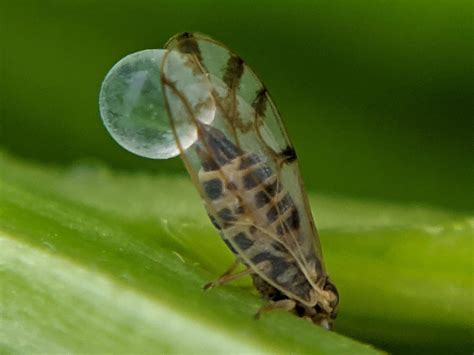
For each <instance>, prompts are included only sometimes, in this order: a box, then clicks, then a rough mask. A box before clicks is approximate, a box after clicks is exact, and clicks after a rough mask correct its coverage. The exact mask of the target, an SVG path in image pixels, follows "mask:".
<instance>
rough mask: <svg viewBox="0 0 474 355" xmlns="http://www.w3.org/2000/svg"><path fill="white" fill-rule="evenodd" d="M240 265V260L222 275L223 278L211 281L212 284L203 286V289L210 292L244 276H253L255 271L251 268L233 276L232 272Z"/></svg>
mask: <svg viewBox="0 0 474 355" xmlns="http://www.w3.org/2000/svg"><path fill="white" fill-rule="evenodd" d="M239 264H240V261H239V260H236V261H235V262H234V263H233V264H232V265H231V267H230V268H229V269H228V270H227V271H226V272H225V273H224V274H222V276H221V277H219V278H218V279H217V280H214V281H211V282H208V283H207V284H205V285H204V286H203V289H204V290H209V289H210V288H214V287H216V286H220V285H224V284H226V283H229V282H231V281H234V280H237V279H239V278H241V277H243V276H246V275H249V274H252V273H253V272H254V271H253V270H252V269H251V268H250V267H247V268H246V269H245V270H243V271H240V272H238V273H236V274H232V272H233V271H234V270H235V269H236V268H237V266H239Z"/></svg>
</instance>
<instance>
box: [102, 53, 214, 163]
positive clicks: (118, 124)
mask: <svg viewBox="0 0 474 355" xmlns="http://www.w3.org/2000/svg"><path fill="white" fill-rule="evenodd" d="M165 53H166V51H165V50H161V49H149V50H143V51H140V52H137V53H133V54H130V55H128V56H126V57H125V58H123V59H121V60H120V61H119V62H118V63H117V64H115V65H114V66H113V67H112V69H111V70H110V71H109V73H108V74H107V76H106V77H105V79H104V82H103V83H102V88H101V92H100V99H99V106H100V113H101V116H102V120H103V122H104V125H105V127H106V128H107V130H108V131H109V133H110V134H111V135H112V137H113V138H114V139H115V140H116V141H117V142H118V143H119V144H120V145H121V146H122V147H124V148H125V149H127V150H129V151H130V152H132V153H135V154H137V155H140V156H143V157H147V158H153V159H167V158H171V157H174V156H177V155H179V153H180V151H179V149H178V146H177V144H176V137H175V135H174V133H173V129H172V127H171V124H170V117H169V116H168V113H167V110H166V106H165V101H164V96H163V89H162V84H161V72H160V69H161V62H162V61H163V58H164V56H165ZM167 61H168V62H171V63H173V70H174V72H173V74H174V75H175V77H176V78H177V79H185V80H181V83H179V90H180V93H181V94H182V97H184V98H186V100H189V102H190V103H191V106H192V107H193V108H196V107H198V108H199V109H195V112H194V114H195V115H196V118H197V119H198V120H200V121H201V122H205V123H210V122H212V120H213V119H214V114H215V107H214V103H213V100H212V96H211V93H210V92H209V90H208V84H207V82H206V77H205V76H204V75H190V69H189V68H188V67H187V66H186V65H185V63H186V61H187V58H185V55H182V54H180V53H172V54H171V53H170V55H168V56H167ZM170 104H171V105H173V102H171V103H170ZM188 115H189V113H187V112H186V113H185V112H173V117H172V119H173V124H174V127H175V129H176V132H177V134H178V137H179V141H180V144H181V146H182V147H183V148H184V149H186V148H188V147H189V146H190V145H191V144H193V143H194V141H195V140H196V139H197V134H196V128H195V126H194V125H192V124H190V122H189V119H188V118H187V117H188Z"/></svg>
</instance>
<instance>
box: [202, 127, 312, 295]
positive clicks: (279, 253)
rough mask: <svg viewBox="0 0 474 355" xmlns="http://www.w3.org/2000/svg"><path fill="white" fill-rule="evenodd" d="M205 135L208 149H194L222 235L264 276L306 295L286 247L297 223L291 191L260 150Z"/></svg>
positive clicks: (293, 241)
mask: <svg viewBox="0 0 474 355" xmlns="http://www.w3.org/2000/svg"><path fill="white" fill-rule="evenodd" d="M217 132H219V131H217ZM206 138H207V140H206V141H205V148H206V151H204V149H203V148H200V149H198V154H199V156H200V159H201V161H202V166H203V168H202V169H201V170H200V172H199V181H200V183H201V184H202V191H203V194H204V197H205V199H204V200H205V206H206V209H207V211H208V213H209V216H210V218H211V220H212V222H213V224H214V225H215V226H216V228H218V229H219V230H220V233H221V236H222V238H223V240H224V241H225V242H226V244H227V245H228V246H229V248H230V249H231V250H232V251H233V252H234V253H235V254H237V255H240V256H241V259H242V261H244V262H246V260H249V261H250V263H251V264H253V265H255V266H257V268H258V269H259V270H260V271H262V272H263V274H264V275H265V276H266V277H267V278H268V279H270V280H273V281H274V282H276V283H277V284H278V285H279V286H281V287H282V288H284V289H286V290H289V291H291V292H292V293H294V294H297V296H299V297H301V298H303V299H306V298H308V297H309V296H308V294H309V290H310V289H311V286H310V285H309V283H308V282H307V280H306V278H305V276H304V274H303V273H302V271H301V269H300V267H299V266H298V264H297V263H296V261H295V259H294V257H293V256H292V255H291V253H290V252H289V249H296V248H295V247H296V245H295V244H296V243H299V241H298V239H299V226H300V216H299V212H298V209H297V208H296V206H295V204H294V202H293V200H292V198H291V196H290V195H289V193H288V192H287V191H285V188H284V186H282V185H281V184H280V183H279V181H278V179H277V176H276V175H275V174H274V173H273V171H272V169H271V168H270V167H269V166H268V165H266V164H265V163H264V162H263V161H261V159H259V157H258V156H256V155H255V154H249V153H245V152H242V151H241V150H240V149H238V148H237V147H236V146H235V145H234V144H232V143H231V142H229V141H228V140H227V139H226V138H223V137H221V136H219V133H216V132H213V131H211V132H210V136H208V137H206ZM209 149H211V153H212V154H209ZM283 243H284V244H285V245H286V246H289V247H290V248H286V247H285V246H284V245H283ZM236 249H237V250H236ZM242 256H243V257H242ZM247 263H248V262H247ZM260 281H261V280H260ZM259 283H261V282H259Z"/></svg>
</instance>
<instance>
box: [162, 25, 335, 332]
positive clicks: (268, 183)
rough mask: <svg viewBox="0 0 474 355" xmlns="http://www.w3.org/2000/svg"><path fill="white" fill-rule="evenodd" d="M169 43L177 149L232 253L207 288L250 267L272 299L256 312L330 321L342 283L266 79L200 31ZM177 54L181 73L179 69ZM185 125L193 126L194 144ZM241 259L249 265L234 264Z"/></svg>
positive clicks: (167, 77)
mask: <svg viewBox="0 0 474 355" xmlns="http://www.w3.org/2000/svg"><path fill="white" fill-rule="evenodd" d="M165 49H166V50H167V53H166V54H165V57H164V59H163V61H162V63H161V84H162V89H163V94H164V98H165V106H166V110H167V113H168V117H169V119H170V125H171V127H172V131H173V134H174V136H175V139H176V143H177V146H178V147H179V150H180V154H181V158H182V160H183V162H184V164H185V166H186V168H187V170H188V172H189V174H190V176H191V178H192V180H193V182H194V184H195V186H196V187H197V189H198V190H199V193H200V195H201V198H202V200H203V201H204V205H205V208H206V210H207V212H208V214H209V217H210V219H211V221H212V223H213V224H214V226H215V227H216V228H217V230H218V231H219V233H220V236H221V237H222V239H223V241H224V242H225V243H226V244H227V246H228V247H229V248H230V250H231V251H232V252H233V253H234V255H235V257H236V262H235V263H234V265H232V266H231V268H230V269H229V270H228V271H227V272H226V273H224V274H223V275H222V276H221V277H220V278H219V279H217V280H216V281H214V282H211V283H209V284H207V285H206V286H205V287H206V288H211V287H214V286H217V285H221V284H225V283H227V282H230V281H232V280H235V279H237V278H239V277H242V276H244V275H250V276H251V277H252V279H253V283H254V285H255V287H256V288H257V290H258V291H259V292H260V293H261V295H262V296H263V298H265V299H266V300H268V301H269V303H268V304H266V305H264V306H263V307H262V308H261V309H260V310H259V311H258V313H257V316H258V315H260V314H262V313H264V312H268V311H271V310H273V309H286V310H288V311H291V312H293V313H295V314H297V315H298V316H300V317H303V318H306V319H309V320H311V321H313V322H314V323H316V324H320V325H322V326H324V327H326V328H330V327H331V326H332V323H333V320H334V319H335V317H336V314H337V305H338V302H339V296H338V292H337V290H336V287H335V286H334V285H333V284H332V283H331V281H330V280H329V277H328V275H327V273H326V271H325V267H324V263H323V258H322V253H321V246H320V244H319V238H318V234H317V231H316V228H315V225H314V222H313V219H312V216H311V211H310V207H309V203H308V200H307V197H306V194H305V192H304V188H303V183H302V180H301V176H300V172H299V168H298V162H297V157H296V153H295V150H294V149H293V146H292V144H291V142H290V140H289V138H288V135H287V133H286V129H285V127H284V126H283V123H282V120H281V118H280V115H279V113H278V111H277V109H276V107H275V105H274V104H273V102H272V100H271V99H270V97H269V94H268V92H267V90H266V88H265V86H264V85H263V83H262V82H261V81H260V80H259V79H258V77H257V76H256V74H255V73H254V72H253V71H252V70H251V69H250V68H249V66H247V64H245V62H244V61H243V60H242V59H241V58H240V57H239V56H237V55H236V54H235V53H234V52H232V51H231V50H229V49H228V48H227V47H225V46H224V45H223V44H221V43H219V42H217V41H215V40H214V39H212V38H210V37H208V36H206V35H203V34H199V33H188V32H186V33H181V34H178V35H175V36H174V37H172V38H171V39H170V40H169V41H168V43H167V44H166V45H165ZM176 58H180V60H181V61H182V63H184V65H185V67H186V68H187V70H188V72H187V73H181V72H179V71H178V72H177V71H176V65H175V62H176ZM198 79H199V80H198ZM197 82H199V85H197V84H196V83H197ZM202 82H205V86H206V88H205V90H208V93H209V94H208V95H202V94H201V95H200V96H199V99H196V97H197V96H194V95H193V92H194V91H193V88H194V86H196V87H197V88H198V89H197V90H200V91H202V90H203V85H202ZM204 111H205V112H213V113H214V114H213V115H212V119H211V120H209V119H203V118H202V116H203V115H202V112H204ZM183 126H186V127H188V129H187V130H186V132H184V130H183V128H182V127H183ZM189 127H193V129H192V130H191V131H190V130H189ZM183 132H184V133H186V135H189V134H191V135H194V138H195V141H194V143H193V144H192V145H190V146H189V144H187V143H185V142H184V139H183V138H182V137H183V134H184V133H183ZM239 264H243V265H244V266H245V270H244V271H241V272H235V270H236V268H237V266H238V265H239Z"/></svg>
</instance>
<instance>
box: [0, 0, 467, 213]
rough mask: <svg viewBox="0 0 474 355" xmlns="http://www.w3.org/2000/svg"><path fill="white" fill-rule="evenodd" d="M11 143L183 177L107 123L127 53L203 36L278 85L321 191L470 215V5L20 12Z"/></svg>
mask: <svg viewBox="0 0 474 355" xmlns="http://www.w3.org/2000/svg"><path fill="white" fill-rule="evenodd" d="M0 10H1V11H0V20H1V22H0V24H1V32H0V41H1V46H2V49H1V60H2V64H1V85H0V90H1V91H0V97H1V121H0V129H1V131H0V143H1V147H2V148H5V149H6V150H7V151H9V152H11V153H13V154H15V155H19V156H22V157H26V158H31V159H34V160H38V161H42V162H50V163H56V164H69V163H70V162H72V161H75V160H78V159H83V158H91V157H92V158H97V159H100V160H102V161H104V162H106V163H107V164H108V165H110V166H112V167H114V168H120V169H127V170H137V169H139V170H144V169H146V170H152V171H157V172H166V173H171V172H173V173H175V172H180V173H182V172H183V169H182V167H181V162H180V161H179V159H174V160H171V161H167V162H165V163H164V162H156V161H152V160H145V159H143V158H139V157H134V156H133V155H132V154H130V153H128V152H126V151H124V150H123V149H122V148H120V147H119V146H118V145H117V144H116V143H115V142H114V141H112V139H111V138H110V137H109V135H108V134H107V132H106V131H105V129H104V128H103V127H102V123H101V121H100V118H99V114H98V107H97V99H98V92H99V88H100V84H101V81H102V79H103V78H104V76H105V74H106V73H107V71H108V69H109V68H110V67H111V66H112V65H113V64H114V63H115V62H116V61H118V60H119V59H120V58H122V57H123V56H125V55H126V54H128V53H131V52H134V51H138V50H141V49H145V48H159V47H161V46H162V44H163V43H164V42H165V41H166V40H167V39H168V38H169V37H170V36H171V35H173V34H174V33H176V32H180V31H183V30H187V31H200V32H204V33H207V34H209V35H211V36H213V37H215V38H216V39H219V40H220V41H222V42H224V43H226V44H228V45H229V46H230V47H231V48H233V49H234V50H235V51H236V52H237V53H239V54H240V55H241V56H242V57H243V58H244V59H245V60H246V61H247V62H248V63H249V64H250V65H251V66H252V67H253V68H254V69H255V71H256V72H257V73H259V75H260V76H261V78H262V80H263V81H264V82H265V83H266V85H267V87H268V88H269V90H270V92H271V94H272V96H273V98H274V100H275V102H276V104H277V106H278V108H279V109H280V111H281V113H282V116H283V119H284V121H285V122H286V124H287V126H288V129H289V132H290V136H291V137H292V140H293V142H294V144H295V146H296V148H297V151H298V153H299V156H300V159H301V166H302V170H303V175H304V178H305V181H306V185H307V186H308V188H309V189H310V190H313V191H318V192H323V193H330V194H335V195H344V196H354V197H363V198H370V199H377V200H385V201H412V202H415V203H421V204H428V205H433V206H441V207H448V208H450V209H452V210H458V211H472V210H473V205H472V201H473V197H474V196H473V188H472V187H473V186H472V177H473V176H472V175H471V173H472V153H473V149H472V148H473V147H472V141H473V134H472V131H473V130H472V126H473V125H472V117H473V105H472V96H473V95H472V83H473V79H474V78H473V76H474V75H473V66H472V42H471V40H472V34H473V21H472V10H473V5H472V1H460V0H456V1H310V0H303V1H301V0H299V1H292V2H291V3H290V2H284V1H275V0H272V1H261V0H259V1H241V0H237V1H215V2H213V1H156V0H154V1H151V0H137V1H105V0H104V1H75V0H74V1H73V0H70V1H8V2H2V4H1V8H0Z"/></svg>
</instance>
